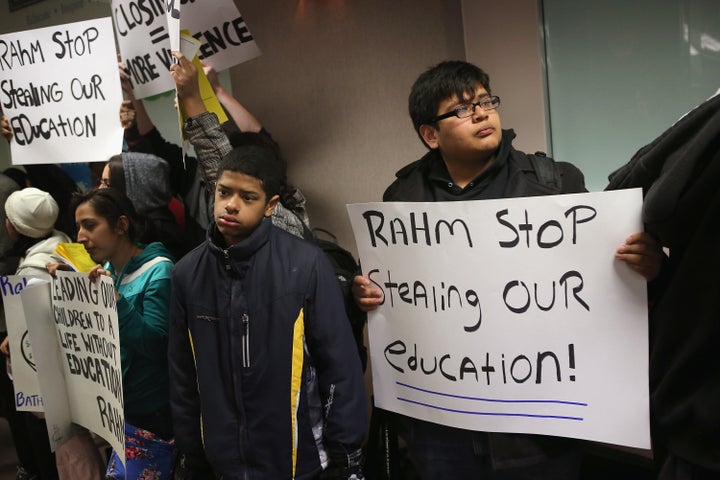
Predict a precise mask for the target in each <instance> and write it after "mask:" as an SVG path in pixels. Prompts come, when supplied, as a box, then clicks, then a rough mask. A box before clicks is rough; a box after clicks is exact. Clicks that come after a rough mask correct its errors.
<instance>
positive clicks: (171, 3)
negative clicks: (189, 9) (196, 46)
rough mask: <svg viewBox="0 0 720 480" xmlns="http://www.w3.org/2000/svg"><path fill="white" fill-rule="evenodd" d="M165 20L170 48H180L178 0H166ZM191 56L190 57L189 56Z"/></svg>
mask: <svg viewBox="0 0 720 480" xmlns="http://www.w3.org/2000/svg"><path fill="white" fill-rule="evenodd" d="M166 1H167V7H166V8H165V20H166V21H167V26H168V33H169V35H170V38H169V40H170V50H172V51H173V52H177V51H179V50H180V4H181V1H180V0H166ZM190 58H192V57H190Z"/></svg>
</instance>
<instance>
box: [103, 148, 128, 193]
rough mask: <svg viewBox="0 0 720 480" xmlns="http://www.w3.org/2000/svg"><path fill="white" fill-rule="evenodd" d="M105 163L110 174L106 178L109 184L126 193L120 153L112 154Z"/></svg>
mask: <svg viewBox="0 0 720 480" xmlns="http://www.w3.org/2000/svg"><path fill="white" fill-rule="evenodd" d="M107 164H108V167H110V168H109V170H110V176H109V178H108V180H109V181H110V186H111V187H112V188H115V189H117V190H120V191H121V192H122V193H127V188H126V187H125V167H123V158H122V155H113V156H112V157H110V160H108V162H107Z"/></svg>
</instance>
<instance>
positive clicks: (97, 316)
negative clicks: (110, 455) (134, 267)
mask: <svg viewBox="0 0 720 480" xmlns="http://www.w3.org/2000/svg"><path fill="white" fill-rule="evenodd" d="M51 299H52V314H53V318H54V321H55V327H56V333H55V344H56V345H57V348H58V349H59V350H58V351H59V357H60V361H59V364H61V365H62V370H63V376H64V379H65V385H66V391H65V392H62V391H58V390H59V389H58V388H57V387H55V388H54V389H52V390H50V389H47V390H46V388H45V384H44V382H43V378H42V377H41V378H40V382H41V383H40V386H41V388H42V391H43V395H44V399H45V403H46V404H48V405H49V404H51V403H53V402H56V401H57V402H61V401H62V396H63V395H64V396H65V397H66V398H67V402H68V404H69V408H70V415H71V419H72V421H73V422H75V423H78V424H80V425H82V426H84V427H86V428H88V429H89V430H91V431H93V432H95V433H96V434H98V435H100V436H101V437H103V438H104V439H105V440H107V441H108V442H109V443H110V445H112V447H113V448H114V449H115V451H116V452H117V453H118V454H119V455H121V456H123V455H124V452H125V447H124V441H125V433H124V428H125V422H124V416H123V389H122V368H121V365H120V340H119V338H120V337H119V331H118V319H117V310H116V307H115V288H114V286H113V283H112V280H111V279H110V278H109V277H106V276H103V275H101V276H100V279H99V280H98V281H97V282H91V281H90V279H89V278H88V274H87V273H75V272H57V277H56V278H55V279H54V280H53V282H52V294H51ZM26 308H27V306H26ZM36 348H38V347H37V343H36ZM47 348H49V347H47ZM56 363H58V362H56ZM39 368H40V370H42V369H43V365H39Z"/></svg>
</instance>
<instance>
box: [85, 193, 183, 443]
mask: <svg viewBox="0 0 720 480" xmlns="http://www.w3.org/2000/svg"><path fill="white" fill-rule="evenodd" d="M73 205H74V208H75V221H76V223H77V227H78V237H77V240H78V242H79V243H82V244H83V245H84V246H85V249H86V250H87V251H88V253H89V254H90V256H91V257H92V258H93V260H95V261H96V262H98V263H101V264H102V265H97V266H96V267H94V268H93V270H92V271H91V272H90V277H91V278H97V277H98V276H99V275H103V274H104V275H109V276H111V277H112V279H113V282H114V283H115V290H116V297H117V313H118V325H119V329H120V358H121V365H122V381H123V397H124V404H125V410H124V413H125V421H126V423H128V424H131V425H132V426H134V427H138V428H142V429H144V430H148V431H150V432H152V433H154V434H155V435H156V436H158V437H160V438H162V439H165V440H169V439H170V438H172V436H173V432H172V420H171V417H170V409H169V384H168V366H167V334H168V318H169V305H170V292H171V285H170V279H171V273H172V269H173V260H172V257H171V255H170V253H169V252H168V250H167V249H166V248H165V247H164V246H163V244H162V243H160V242H153V243H150V244H148V245H144V244H142V243H138V241H137V239H138V238H139V237H140V234H141V233H142V232H141V222H140V219H139V218H138V215H137V213H136V212H135V208H134V207H133V204H132V202H130V200H129V199H128V198H127V197H126V196H125V195H124V194H123V193H121V192H120V191H118V190H116V189H113V188H103V189H95V190H90V191H88V192H85V193H83V194H80V195H78V196H76V197H75V201H74V203H73Z"/></svg>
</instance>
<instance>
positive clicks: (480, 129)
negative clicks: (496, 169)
mask: <svg viewBox="0 0 720 480" xmlns="http://www.w3.org/2000/svg"><path fill="white" fill-rule="evenodd" d="M489 96H490V94H489V93H488V92H487V91H486V90H485V88H483V87H482V86H478V88H477V90H476V92H475V96H474V97H472V98H471V97H470V95H467V96H466V97H465V98H458V97H457V96H454V95H453V96H452V97H451V98H448V99H446V100H444V101H442V102H441V103H440V106H439V107H438V111H437V114H438V115H441V114H443V113H446V112H451V111H453V110H454V109H455V108H456V107H458V105H460V104H461V103H472V102H478V101H480V100H481V99H483V98H487V97H489ZM421 128H424V130H423V131H422V132H423V133H424V135H423V138H425V141H426V142H427V143H428V145H429V146H430V148H439V149H440V153H441V154H442V156H443V158H445V159H446V160H454V161H465V160H467V161H473V160H477V159H478V158H480V159H483V160H485V159H489V158H493V157H494V155H495V153H496V152H497V149H498V148H499V147H500V140H501V138H502V126H501V124H500V116H499V115H498V111H497V110H490V111H485V110H483V109H482V108H480V107H475V111H474V113H473V115H472V116H470V117H468V118H457V117H455V116H451V117H449V118H445V119H443V120H440V121H438V122H437V128H435V127H432V126H429V125H423V126H422V127H421Z"/></svg>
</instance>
